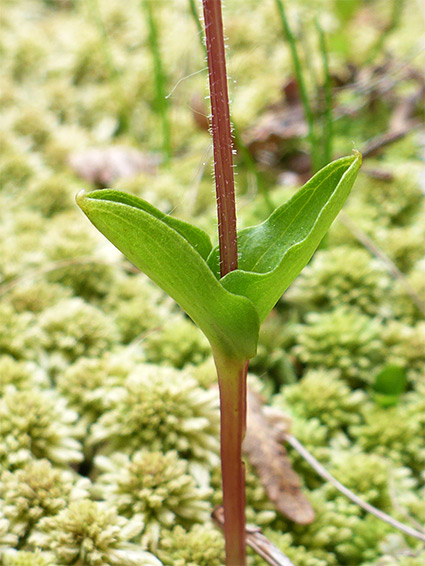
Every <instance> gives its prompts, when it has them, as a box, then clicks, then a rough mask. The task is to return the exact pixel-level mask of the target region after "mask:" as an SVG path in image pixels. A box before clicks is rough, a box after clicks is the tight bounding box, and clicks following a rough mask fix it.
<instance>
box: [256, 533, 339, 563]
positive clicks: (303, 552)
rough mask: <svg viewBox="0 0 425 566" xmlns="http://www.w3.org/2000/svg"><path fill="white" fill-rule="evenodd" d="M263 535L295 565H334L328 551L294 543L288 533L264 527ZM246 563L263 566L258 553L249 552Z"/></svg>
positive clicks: (333, 558)
mask: <svg viewBox="0 0 425 566" xmlns="http://www.w3.org/2000/svg"><path fill="white" fill-rule="evenodd" d="M263 532H264V535H265V536H266V537H267V538H268V539H269V540H270V542H271V543H272V544H274V545H275V546H276V547H277V548H279V549H280V550H281V551H282V553H283V554H284V555H285V556H287V557H288V558H289V559H290V560H291V561H292V562H293V563H294V564H295V565H296V566H334V565H335V564H336V563H335V556H334V555H333V554H332V553H330V552H325V551H322V550H317V549H315V550H314V551H313V552H310V551H308V550H307V549H306V547H305V546H300V545H295V544H294V541H293V538H292V536H291V534H290V533H282V532H279V531H277V530H272V529H265V530H264V531H263ZM251 554H252V557H250V561H249V562H248V564H249V565H250V566H251V565H253V566H264V560H263V559H262V558H261V557H260V556H258V554H255V553H253V552H252V553H251Z"/></svg>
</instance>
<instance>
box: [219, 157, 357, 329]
mask: <svg viewBox="0 0 425 566" xmlns="http://www.w3.org/2000/svg"><path fill="white" fill-rule="evenodd" d="M360 165H361V155H360V153H359V152H357V151H355V152H354V155H352V156H349V157H343V158H341V159H338V160H336V161H334V162H332V163H330V164H329V165H327V166H326V167H324V168H323V169H321V170H320V171H319V172H318V173H316V174H315V175H314V176H313V177H312V178H311V179H310V180H309V181H308V182H307V183H306V184H305V185H304V186H303V187H302V189H300V190H299V191H298V193H296V194H295V195H294V196H293V197H292V198H291V199H290V200H289V201H287V202H286V203H284V204H283V205H282V206H280V207H279V208H277V209H276V210H275V211H274V212H273V213H272V214H271V215H270V216H269V218H268V219H267V220H265V221H264V222H263V223H262V224H259V225H258V226H254V227H252V228H246V229H245V230H242V231H241V232H240V233H239V234H238V250H239V255H240V261H239V269H238V270H237V271H232V272H231V273H229V274H227V275H226V276H225V277H224V278H223V279H222V280H221V282H222V284H223V286H224V287H225V288H226V289H228V290H229V291H230V292H232V293H235V294H240V295H243V296H245V297H247V298H249V299H250V300H251V301H252V302H253V304H254V305H255V307H256V309H257V311H258V314H259V317H260V321H262V320H264V318H265V317H266V316H267V314H268V313H269V312H270V310H271V309H272V308H273V307H274V305H275V304H276V302H277V301H278V300H279V297H280V296H281V295H282V294H283V292H284V291H285V290H286V289H287V288H288V287H289V285H290V284H291V283H292V281H293V280H294V279H295V278H296V277H297V275H298V274H299V273H300V271H301V270H302V269H303V267H304V266H305V265H306V264H307V263H308V262H309V260H310V258H311V256H312V255H313V253H314V251H315V250H316V248H317V246H318V245H319V244H320V242H321V240H322V238H323V236H324V235H325V234H326V232H327V231H328V229H329V227H330V225H331V224H332V222H333V220H334V219H335V218H336V216H337V215H338V213H339V211H340V210H341V208H342V206H343V205H344V203H345V201H346V199H347V197H348V195H349V193H350V191H351V188H352V186H353V183H354V181H355V179H356V177H357V173H358V171H359V168H360ZM210 257H211V256H210Z"/></svg>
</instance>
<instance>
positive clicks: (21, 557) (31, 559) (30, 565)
mask: <svg viewBox="0 0 425 566" xmlns="http://www.w3.org/2000/svg"><path fill="white" fill-rule="evenodd" d="M2 564H4V566H57V565H56V564H55V562H54V561H53V557H52V556H51V555H49V554H48V553H46V552H40V551H39V550H35V551H34V552H28V551H25V550H19V551H18V552H16V551H13V552H8V553H6V554H5V556H4V557H3V562H2Z"/></svg>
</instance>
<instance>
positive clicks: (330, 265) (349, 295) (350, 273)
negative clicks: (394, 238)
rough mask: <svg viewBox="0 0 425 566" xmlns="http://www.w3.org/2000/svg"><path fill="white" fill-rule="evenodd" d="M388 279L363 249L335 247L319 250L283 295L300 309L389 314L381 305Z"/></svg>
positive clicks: (384, 303) (387, 288)
mask: <svg viewBox="0 0 425 566" xmlns="http://www.w3.org/2000/svg"><path fill="white" fill-rule="evenodd" d="M389 288H390V278H389V276H388V274H387V273H386V271H385V269H384V268H383V266H382V265H381V264H380V263H379V262H378V261H377V260H375V259H373V258H372V257H371V255H370V253H369V252H367V251H366V250H364V249H356V248H350V247H348V246H338V247H336V248H332V249H329V250H323V251H319V252H318V253H317V254H315V256H314V260H313V261H312V262H311V263H310V264H309V265H308V266H307V267H306V268H305V269H304V271H303V272H302V274H301V275H300V277H299V278H298V279H297V280H296V281H295V283H294V285H293V286H292V287H291V288H290V289H289V291H288V292H287V293H286V294H285V300H286V301H289V303H291V304H294V305H296V306H297V307H298V308H300V309H302V310H332V309H334V308H336V307H338V306H340V305H350V306H353V307H357V308H358V309H359V310H360V311H362V312H364V313H365V314H368V315H371V316H375V315H389V314H391V309H390V306H389V304H388V303H386V302H385V298H386V294H387V293H388V291H389Z"/></svg>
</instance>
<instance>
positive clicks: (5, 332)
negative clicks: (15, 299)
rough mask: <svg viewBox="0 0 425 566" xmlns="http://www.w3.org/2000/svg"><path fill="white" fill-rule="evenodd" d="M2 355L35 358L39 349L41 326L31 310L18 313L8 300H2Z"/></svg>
mask: <svg viewBox="0 0 425 566" xmlns="http://www.w3.org/2000/svg"><path fill="white" fill-rule="evenodd" d="M0 320H1V324H0V355H1V354H9V355H10V356H13V357H14V358H16V359H31V358H32V359H34V357H35V356H36V352H38V350H39V337H38V336H37V334H38V333H39V327H38V326H37V321H36V318H35V316H34V315H33V314H32V313H29V312H23V313H18V312H16V310H15V309H14V308H13V307H12V306H11V305H9V304H7V303H6V302H0Z"/></svg>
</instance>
